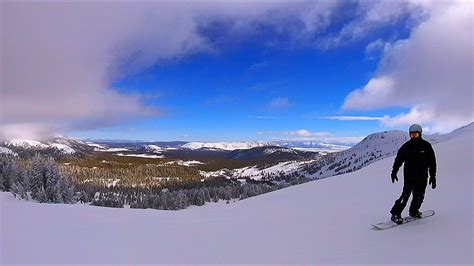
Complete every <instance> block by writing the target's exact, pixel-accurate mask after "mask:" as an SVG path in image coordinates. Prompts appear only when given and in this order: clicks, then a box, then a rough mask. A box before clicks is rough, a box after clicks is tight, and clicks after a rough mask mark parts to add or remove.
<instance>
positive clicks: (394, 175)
mask: <svg viewBox="0 0 474 266" xmlns="http://www.w3.org/2000/svg"><path fill="white" fill-rule="evenodd" d="M391 178H392V183H395V181H398V177H397V174H396V173H392V175H391Z"/></svg>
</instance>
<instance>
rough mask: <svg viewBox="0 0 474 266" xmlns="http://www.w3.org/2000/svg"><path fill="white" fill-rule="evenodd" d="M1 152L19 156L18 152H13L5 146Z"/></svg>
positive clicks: (1, 148) (0, 149) (0, 148)
mask: <svg viewBox="0 0 474 266" xmlns="http://www.w3.org/2000/svg"><path fill="white" fill-rule="evenodd" d="M0 153H3V154H7V155H11V156H18V154H17V153H16V152H13V151H12V150H10V149H9V148H5V147H0Z"/></svg>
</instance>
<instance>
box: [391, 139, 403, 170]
mask: <svg viewBox="0 0 474 266" xmlns="http://www.w3.org/2000/svg"><path fill="white" fill-rule="evenodd" d="M403 162H405V146H404V145H403V146H402V147H400V149H399V150H398V152H397V156H396V157H395V161H394V162H393V166H392V174H397V173H398V169H400V167H401V166H402V164H403Z"/></svg>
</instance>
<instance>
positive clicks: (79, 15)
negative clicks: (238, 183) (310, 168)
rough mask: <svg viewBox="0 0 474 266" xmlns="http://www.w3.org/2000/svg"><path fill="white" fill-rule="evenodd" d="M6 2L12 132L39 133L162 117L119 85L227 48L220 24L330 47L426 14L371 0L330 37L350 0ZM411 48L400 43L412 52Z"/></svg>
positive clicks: (4, 95)
mask: <svg viewBox="0 0 474 266" xmlns="http://www.w3.org/2000/svg"><path fill="white" fill-rule="evenodd" d="M0 4H1V7H2V8H1V22H2V23H1V61H2V62H1V82H0V123H1V125H2V126H1V127H0V137H3V138H12V137H30V138H38V137H42V136H47V135H51V134H53V133H56V132H60V131H65V130H81V129H94V128H101V127H107V126H111V125H115V124H118V123H122V122H123V121H126V120H129V119H133V118H137V117H149V116H157V115H159V114H160V113H161V111H160V110H159V108H157V107H155V106H149V105H147V104H146V103H145V96H143V95H140V94H137V93H135V94H134V93H129V92H121V91H119V90H117V89H115V88H113V87H111V84H113V82H114V81H116V80H118V79H120V78H122V77H125V76H127V75H129V74H133V73H137V72H140V71H142V70H144V69H146V68H148V67H151V66H153V65H155V64H167V63H169V62H174V61H176V60H179V59H181V58H184V57H186V56H188V55H191V54H195V53H202V52H204V53H218V52H219V42H220V41H221V40H220V39H219V38H217V39H216V38H212V37H209V36H207V35H206V32H207V30H208V29H210V28H212V25H215V23H216V22H220V23H223V24H225V25H226V30H225V31H224V32H222V36H221V38H227V39H229V40H235V39H238V38H243V37H245V36H257V34H258V31H259V28H261V27H260V26H262V25H264V26H265V27H266V28H271V29H272V30H273V32H274V33H275V34H276V35H285V36H287V37H288V38H287V39H289V40H291V41H290V45H296V46H298V45H301V46H306V45H309V46H314V47H320V48H324V49H326V48H329V47H336V46H338V45H340V44H341V43H343V42H347V41H350V40H355V39H359V38H361V36H365V35H366V34H368V33H369V32H370V31H372V30H374V29H376V28H377V27H380V26H382V25H387V24H390V23H393V21H396V20H397V19H398V18H399V17H401V16H402V15H403V14H404V13H406V12H408V11H410V14H418V13H417V12H414V11H413V10H414V9H416V8H418V6H419V5H418V4H410V3H409V4H406V3H402V4H396V5H388V6H387V4H386V3H384V2H379V1H375V2H364V1H362V2H360V3H358V4H355V5H353V8H354V13H355V14H356V15H355V16H354V18H353V19H352V20H351V21H349V22H347V24H346V25H343V27H342V28H341V30H340V32H338V33H337V34H335V35H329V36H325V35H324V34H326V33H327V32H326V31H325V30H326V29H327V28H329V27H330V26H331V25H332V24H333V23H334V21H336V22H337V18H338V14H339V12H340V11H341V10H344V9H347V8H348V7H347V6H346V5H347V2H345V1H341V2H339V1H322V2H313V1H307V2H297V3H294V2H283V1H275V2H250V1H243V2H227V3H226V2H214V3H210V2H197V1H195V2H188V3H172V2H145V3H132V2H130V3H127V2H114V3H113V2H96V3H91V2H43V3H39V2H13V1H2V2H1V3H0ZM413 16H414V17H416V16H415V15H413ZM325 32H326V33H325ZM219 36H220V35H219ZM276 39H278V38H276ZM402 46H403V44H402V43H400V44H396V45H394V47H393V48H391V49H392V50H393V51H396V50H404V49H403V48H402ZM392 53H395V52H392ZM399 53H403V52H399ZM387 60H388V59H387ZM390 78H392V79H393V77H392V76H390ZM396 85H398V84H396ZM288 105H289V103H288V101H287V100H286V101H285V99H284V98H282V99H275V101H274V102H272V103H270V107H271V108H275V109H280V108H287V107H288ZM349 105H353V106H355V105H354V104H349ZM420 108H422V107H420Z"/></svg>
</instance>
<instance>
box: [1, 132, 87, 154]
mask: <svg viewBox="0 0 474 266" xmlns="http://www.w3.org/2000/svg"><path fill="white" fill-rule="evenodd" d="M4 145H5V146H6V147H8V148H12V149H25V150H34V151H38V150H46V149H53V150H56V151H58V152H60V153H62V154H66V155H71V154H74V153H76V151H75V150H74V149H73V148H72V147H71V146H77V145H86V144H85V143H83V142H82V141H80V140H77V139H72V138H71V139H68V138H65V137H62V136H56V137H55V138H54V139H53V140H51V141H48V142H46V143H42V142H40V141H37V140H30V139H13V140H10V141H6V142H5V143H4Z"/></svg>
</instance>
